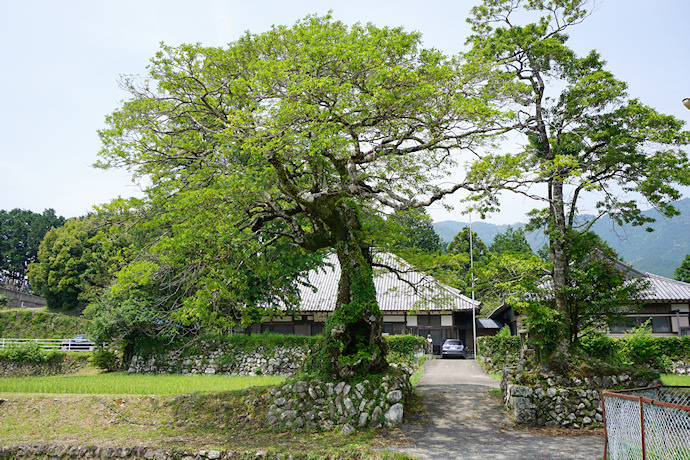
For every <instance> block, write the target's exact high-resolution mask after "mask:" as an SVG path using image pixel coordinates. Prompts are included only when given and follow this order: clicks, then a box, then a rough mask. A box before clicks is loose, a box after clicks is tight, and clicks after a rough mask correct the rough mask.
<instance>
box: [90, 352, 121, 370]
mask: <svg viewBox="0 0 690 460" xmlns="http://www.w3.org/2000/svg"><path fill="white" fill-rule="evenodd" d="M121 362H122V360H121V359H120V356H119V355H118V354H117V353H115V352H112V351H110V350H105V349H103V348H97V349H95V350H94V351H93V353H92V354H91V363H92V364H93V365H94V366H96V367H98V368H100V369H103V370H105V371H108V372H113V371H117V370H119V369H120V363H121Z"/></svg>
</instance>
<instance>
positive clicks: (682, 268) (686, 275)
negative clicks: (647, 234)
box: [673, 254, 690, 283]
mask: <svg viewBox="0 0 690 460" xmlns="http://www.w3.org/2000/svg"><path fill="white" fill-rule="evenodd" d="M673 278H674V279H677V280H678V281H683V282H684V283H690V254H686V255H685V259H683V262H681V263H680V265H679V266H678V268H676V271H675V272H673Z"/></svg>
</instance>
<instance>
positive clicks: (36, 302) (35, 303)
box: [0, 286, 46, 308]
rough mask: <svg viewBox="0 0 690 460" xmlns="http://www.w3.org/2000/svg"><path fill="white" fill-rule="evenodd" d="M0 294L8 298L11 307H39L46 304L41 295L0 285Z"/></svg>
mask: <svg viewBox="0 0 690 460" xmlns="http://www.w3.org/2000/svg"><path fill="white" fill-rule="evenodd" d="M0 294H2V295H4V296H5V297H8V298H9V299H10V307H11V308H40V307H45V306H46V300H45V299H44V298H43V297H39V296H37V295H33V294H28V293H26V292H19V291H15V290H14V289H7V288H6V287H3V286H0Z"/></svg>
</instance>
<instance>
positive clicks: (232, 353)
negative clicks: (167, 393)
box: [129, 342, 309, 376]
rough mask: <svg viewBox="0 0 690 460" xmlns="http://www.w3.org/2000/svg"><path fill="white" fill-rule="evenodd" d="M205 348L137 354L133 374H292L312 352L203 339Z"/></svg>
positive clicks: (132, 365) (202, 346)
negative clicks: (249, 347) (241, 347)
mask: <svg viewBox="0 0 690 460" xmlns="http://www.w3.org/2000/svg"><path fill="white" fill-rule="evenodd" d="M201 349H204V350H206V351H205V352H204V353H203V354H202V353H199V354H191V355H184V354H182V355H179V354H177V353H168V354H166V355H162V356H150V357H147V358H143V357H141V356H134V357H133V358H132V362H131V363H130V366H129V373H136V374H225V375H278V376H290V375H292V374H293V373H294V372H295V370H297V369H299V367H300V366H301V365H302V363H303V362H304V360H305V358H306V357H307V355H308V354H309V350H308V349H304V348H300V347H276V348H271V349H268V348H264V347H259V348H257V349H256V350H252V351H247V350H238V349H237V348H235V347H234V346H233V345H232V344H229V343H218V342H202V343H201Z"/></svg>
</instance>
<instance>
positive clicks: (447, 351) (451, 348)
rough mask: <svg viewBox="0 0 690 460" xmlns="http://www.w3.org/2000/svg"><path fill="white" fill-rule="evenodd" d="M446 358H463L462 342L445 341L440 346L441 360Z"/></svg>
mask: <svg viewBox="0 0 690 460" xmlns="http://www.w3.org/2000/svg"><path fill="white" fill-rule="evenodd" d="M446 356H457V357H458V358H465V346H464V345H463V344H462V340H459V339H447V340H446V341H445V342H443V345H442V346H441V358H445V357H446Z"/></svg>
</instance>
